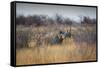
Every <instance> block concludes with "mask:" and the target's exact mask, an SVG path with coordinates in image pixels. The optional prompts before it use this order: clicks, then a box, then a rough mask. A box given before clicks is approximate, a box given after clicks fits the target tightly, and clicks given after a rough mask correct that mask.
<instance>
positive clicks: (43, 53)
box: [16, 27, 96, 65]
mask: <svg viewBox="0 0 100 68" xmlns="http://www.w3.org/2000/svg"><path fill="white" fill-rule="evenodd" d="M30 28H32V31H34V32H35V33H41V32H42V33H43V32H44V31H49V32H50V31H54V33H57V31H58V30H62V29H63V28H60V29H59V28H51V29H47V28H46V27H39V28H37V29H36V28H33V27H30ZM48 28H49V27H48ZM67 29H68V28H64V31H66V30H67ZM55 30H56V31H55ZM74 32H75V31H73V33H74ZM53 35H54V34H53ZM55 35H56V34H55ZM33 40H34V39H33ZM33 40H32V41H30V43H29V45H30V46H31V47H30V48H21V49H16V64H17V65H24V64H25V65H27V64H45V63H61V62H78V61H93V60H96V44H95V43H94V44H88V43H86V42H81V43H80V44H78V43H77V42H76V41H75V39H74V37H73V36H72V37H71V38H67V39H65V40H64V41H63V43H62V44H57V45H50V44H48V45H45V43H44V44H42V45H41V46H36V41H33ZM43 42H44V41H43V40H42V43H43Z"/></svg>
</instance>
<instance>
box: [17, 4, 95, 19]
mask: <svg viewBox="0 0 100 68" xmlns="http://www.w3.org/2000/svg"><path fill="white" fill-rule="evenodd" d="M55 14H59V15H61V16H62V17H68V18H70V19H73V20H75V21H78V20H79V19H80V16H88V17H90V18H96V8H95V7H82V6H62V5H45V4H29V3H16V16H19V15H24V16H29V15H30V16H31V15H48V16H49V17H54V15H55Z"/></svg>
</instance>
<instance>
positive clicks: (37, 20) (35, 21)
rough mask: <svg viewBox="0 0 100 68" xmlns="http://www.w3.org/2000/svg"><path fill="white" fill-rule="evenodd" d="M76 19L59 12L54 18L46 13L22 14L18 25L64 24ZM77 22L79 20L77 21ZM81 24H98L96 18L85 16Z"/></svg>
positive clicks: (81, 19) (18, 18)
mask: <svg viewBox="0 0 100 68" xmlns="http://www.w3.org/2000/svg"><path fill="white" fill-rule="evenodd" d="M75 22H76V21H74V20H72V19H70V18H64V17H62V16H61V15H59V14H56V15H55V16H54V17H53V18H51V17H49V16H46V15H33V16H27V17H25V16H23V15H20V16H18V17H17V18H16V24H17V25H26V26H30V25H34V26H41V25H44V26H46V25H53V24H63V25H71V24H72V23H75ZM76 23H77V22H76ZM79 23H81V24H96V19H91V18H90V17H86V16H83V17H81V18H80V22H79Z"/></svg>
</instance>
